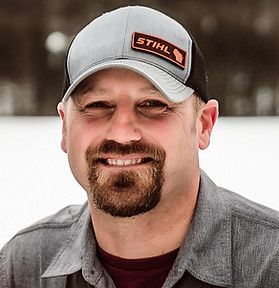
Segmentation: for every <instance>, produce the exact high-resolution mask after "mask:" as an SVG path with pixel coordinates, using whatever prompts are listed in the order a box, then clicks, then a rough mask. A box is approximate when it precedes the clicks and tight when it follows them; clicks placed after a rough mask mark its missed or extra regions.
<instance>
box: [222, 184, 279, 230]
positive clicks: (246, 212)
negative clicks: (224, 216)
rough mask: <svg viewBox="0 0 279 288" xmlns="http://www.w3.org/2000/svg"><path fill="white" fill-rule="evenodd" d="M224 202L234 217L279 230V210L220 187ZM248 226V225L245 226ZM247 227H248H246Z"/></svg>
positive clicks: (251, 224)
mask: <svg viewBox="0 0 279 288" xmlns="http://www.w3.org/2000/svg"><path fill="white" fill-rule="evenodd" d="M218 192H219V193H220V195H221V197H222V199H223V202H224V203H225V205H226V206H227V207H228V208H229V211H230V213H231V216H232V219H233V220H235V221H238V222H239V221H241V222H242V223H243V224H244V223H247V224H249V226H254V225H255V226H257V227H258V228H259V226H263V227H265V228H267V227H268V228H270V229H271V230H274V232H279V211H276V210H274V209H271V208H268V207H266V206H264V205H261V204H259V203H255V202H253V201H251V200H249V199H247V198H245V197H243V196H241V195H239V194H237V193H235V192H232V191H229V190H227V189H224V188H220V187H218ZM245 227H246V226H245ZM246 228H247V227H246Z"/></svg>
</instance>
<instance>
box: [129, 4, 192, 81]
mask: <svg viewBox="0 0 279 288" xmlns="http://www.w3.org/2000/svg"><path fill="white" fill-rule="evenodd" d="M134 32H139V33H144V34H149V35H152V36H155V37H157V38H161V39H163V40H165V41H167V42H170V43H172V44H173V45H175V46H178V47H179V48H181V49H182V50H184V51H186V52H187V56H186V57H187V58H186V68H185V69H182V68H180V67H178V66H177V65H176V64H174V63H171V62H169V61H168V60H166V59H164V58H162V57H160V56H158V55H154V54H150V53H147V52H144V51H138V50H133V49H132V48H131V43H132V34H133V33H134ZM125 38H126V40H125V46H124V55H126V56H127V57H129V58H132V59H139V60H142V61H144V62H147V63H148V62H149V61H150V62H151V63H154V64H155V65H156V66H157V67H159V68H161V69H163V70H164V71H166V72H168V73H171V74H172V76H174V77H175V78H177V79H178V80H180V81H182V82H185V80H186V79H187V78H188V76H189V74H190V69H191V49H192V40H191V38H190V36H189V34H188V33H187V32H186V30H185V29H184V28H183V27H182V26H181V25H180V24H179V23H177V22H176V21H174V20H173V19H171V18H170V17H168V16H166V15H164V14H162V13H160V12H158V11H155V10H152V9H150V8H145V7H140V9H139V8H138V7H130V13H129V21H128V27H127V30H126V36H125Z"/></svg>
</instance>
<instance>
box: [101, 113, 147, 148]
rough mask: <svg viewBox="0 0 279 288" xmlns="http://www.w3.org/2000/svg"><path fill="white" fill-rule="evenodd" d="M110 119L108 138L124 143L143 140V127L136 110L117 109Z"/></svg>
mask: <svg viewBox="0 0 279 288" xmlns="http://www.w3.org/2000/svg"><path fill="white" fill-rule="evenodd" d="M110 121H111V123H110V125H109V129H108V132H107V139H108V140H114V141H116V142H118V143H122V144H128V143H130V142H133V141H140V140H141V138H142V134H141V129H140V127H139V123H138V120H137V116H136V114H135V112H134V111H131V110H128V109H122V110H117V111H115V113H114V115H113V116H112V118H111V119H110Z"/></svg>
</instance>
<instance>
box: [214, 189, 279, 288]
mask: <svg viewBox="0 0 279 288" xmlns="http://www.w3.org/2000/svg"><path fill="white" fill-rule="evenodd" d="M218 191H219V193H221V195H222V198H223V199H224V203H225V205H226V206H227V207H228V211H230V214H231V241H232V247H231V249H232V263H234V271H235V273H236V275H238V276H237V278H238V279H242V280H243V279H246V281H247V280H248V281H249V283H250V284H251V287H259V286H258V285H263V284H265V285H266V284H267V283H268V285H269V286H268V287H277V286H274V281H275V279H276V281H279V276H278V273H277V270H278V263H279V212H278V211H275V210H273V209H270V208H268V207H265V206H263V205H260V204H258V203H255V202H253V201H251V200H248V199H246V198H244V197H242V196H240V195H238V194H236V193H234V192H231V191H228V190H226V189H222V188H218ZM242 280H239V281H242ZM260 283H261V284H260ZM276 283H277V284H278V282H276ZM277 284H276V285H277ZM238 285H240V283H239V284H238ZM266 287H267V286H266Z"/></svg>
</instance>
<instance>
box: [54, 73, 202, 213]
mask: <svg viewBox="0 0 279 288" xmlns="http://www.w3.org/2000/svg"><path fill="white" fill-rule="evenodd" d="M196 108H197V107H196V98H195V96H191V97H190V98H188V99H187V100H186V101H184V102H183V103H180V104H175V103H172V102H170V101H168V100H167V99H166V98H165V97H164V96H163V95H162V94H161V93H160V92H159V91H158V90H157V89H155V88H154V86H152V84H151V83H150V82H149V81H148V80H147V79H145V78H144V77H142V76H140V75H139V74H137V73H135V72H132V71H129V70H126V69H108V70H104V71H100V72H97V73H96V74H94V75H93V76H91V77H89V78H88V79H87V80H86V81H85V82H84V83H82V85H80V87H79V88H78V89H77V90H76V91H75V93H74V95H73V96H72V97H71V98H70V99H69V100H68V103H67V104H66V106H65V107H64V106H63V104H60V106H58V110H59V114H60V116H61V118H62V119H63V139H62V148H63V150H64V151H65V152H67V153H68V158H69V163H70V167H71V169H72V172H73V174H74V176H75V178H76V179H77V181H78V182H79V183H80V184H81V185H82V186H83V188H84V189H85V190H86V191H87V194H88V200H89V203H90V204H91V205H93V206H94V207H95V208H97V209H100V210H102V211H103V212H105V213H108V214H110V215H112V216H115V217H131V216H135V215H139V214H142V213H145V212H148V211H150V210H152V209H154V208H155V207H157V206H158V205H164V203H168V202H173V203H175V202H176V201H179V199H180V198H181V195H183V194H185V193H186V194H187V191H189V188H190V187H191V182H192V181H193V179H194V177H195V178H196V177H197V176H198V175H197V174H198V170H199V168H198V166H199V165H198V149H199V146H200V142H201V141H200V140H201V138H202V137H201V134H202V125H201V121H200V120H199V118H200V117H199V112H197V111H196V110H197V109H196Z"/></svg>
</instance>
